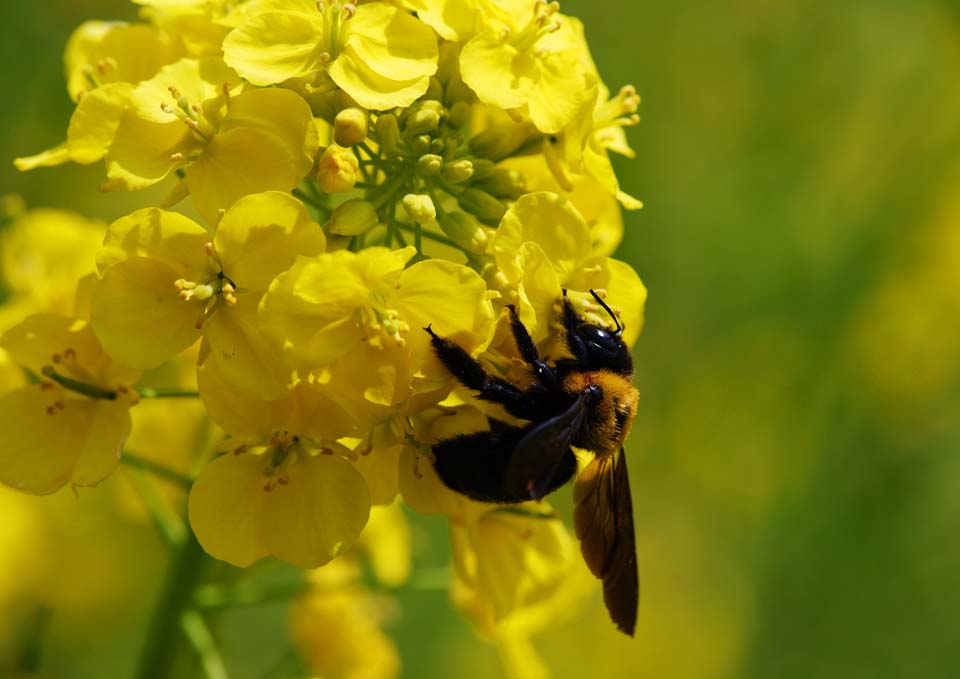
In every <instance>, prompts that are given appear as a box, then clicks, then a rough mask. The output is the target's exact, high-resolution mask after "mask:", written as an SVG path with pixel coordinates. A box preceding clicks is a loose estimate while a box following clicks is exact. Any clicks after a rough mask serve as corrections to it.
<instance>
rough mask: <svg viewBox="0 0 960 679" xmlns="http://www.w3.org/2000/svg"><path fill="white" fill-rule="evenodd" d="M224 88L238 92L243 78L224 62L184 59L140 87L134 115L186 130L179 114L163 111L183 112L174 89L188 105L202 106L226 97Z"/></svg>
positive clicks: (135, 96)
mask: <svg viewBox="0 0 960 679" xmlns="http://www.w3.org/2000/svg"><path fill="white" fill-rule="evenodd" d="M224 85H228V86H230V88H231V91H236V88H237V87H238V86H239V85H240V76H239V75H238V74H237V72H236V71H234V70H233V69H232V68H230V67H229V66H227V65H226V64H225V63H223V60H221V59H219V58H210V59H180V60H179V61H177V62H175V63H172V64H169V65H167V66H164V67H163V68H162V69H160V71H159V72H158V73H157V74H156V76H154V77H153V78H151V79H149V80H145V81H143V82H141V83H140V84H139V85H137V87H136V88H135V89H134V90H133V92H132V94H131V96H130V101H131V105H132V106H133V109H134V114H135V115H136V116H138V117H139V118H141V119H143V120H145V121H150V122H155V123H170V122H177V123H178V124H179V125H180V126H181V127H184V129H185V126H184V125H183V123H182V122H181V121H180V118H179V117H178V116H177V115H176V114H175V113H170V112H168V111H165V110H164V109H162V108H161V107H160V106H161V104H166V105H167V106H168V107H170V108H172V109H174V110H176V109H178V108H179V104H178V101H177V99H175V98H174V97H173V94H172V93H171V91H170V88H171V87H174V88H176V91H177V94H179V95H180V96H181V97H182V98H183V99H184V100H185V102H186V103H187V104H188V105H190V106H202V105H203V104H204V103H205V102H208V101H209V100H211V99H216V98H219V97H222V96H223V87H224ZM181 115H182V114H181Z"/></svg>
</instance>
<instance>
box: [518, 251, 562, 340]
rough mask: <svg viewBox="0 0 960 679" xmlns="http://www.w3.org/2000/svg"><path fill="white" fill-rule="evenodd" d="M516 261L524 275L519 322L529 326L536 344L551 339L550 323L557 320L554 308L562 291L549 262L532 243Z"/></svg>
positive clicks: (519, 289)
mask: <svg viewBox="0 0 960 679" xmlns="http://www.w3.org/2000/svg"><path fill="white" fill-rule="evenodd" d="M517 261H518V263H519V265H520V267H521V270H522V271H523V273H522V274H521V277H520V284H519V285H518V286H517V293H518V294H519V297H520V309H519V311H520V320H522V321H523V324H524V325H526V326H527V329H528V330H529V331H530V334H531V335H532V336H533V340H534V341H535V342H541V341H543V340H545V339H546V338H547V337H549V336H550V334H551V330H550V322H551V321H552V320H553V319H554V317H555V316H556V313H555V312H554V306H555V305H556V304H557V302H558V301H559V300H560V297H561V296H562V294H563V290H562V289H561V287H560V281H559V279H558V278H557V272H556V271H555V270H554V268H553V265H552V264H551V263H550V259H549V258H548V257H547V255H546V254H545V253H544V252H543V249H542V248H541V247H540V246H539V245H537V244H536V243H534V242H532V241H527V242H526V243H524V244H523V245H521V246H520V251H519V253H518V254H517Z"/></svg>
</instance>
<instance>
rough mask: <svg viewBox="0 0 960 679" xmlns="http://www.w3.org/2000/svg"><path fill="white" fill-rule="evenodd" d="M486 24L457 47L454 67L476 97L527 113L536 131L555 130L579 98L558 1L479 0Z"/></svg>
mask: <svg viewBox="0 0 960 679" xmlns="http://www.w3.org/2000/svg"><path fill="white" fill-rule="evenodd" d="M484 8H485V10H486V13H487V17H488V22H489V27H488V28H486V29H485V30H484V31H482V32H480V33H479V34H477V35H476V36H475V37H473V38H472V39H471V40H470V41H469V42H468V43H467V44H466V45H464V46H463V50H462V51H461V52H460V72H461V74H462V77H463V82H465V83H466V84H467V85H468V86H469V87H470V89H472V90H473V91H474V92H476V93H477V97H478V98H479V99H480V101H482V102H484V103H487V104H493V105H494V106H499V107H500V108H502V109H505V110H507V111H512V110H517V111H518V112H521V113H526V114H528V115H529V116H530V120H532V121H533V124H534V125H536V126H537V129H539V130H540V131H541V132H545V133H554V132H559V131H560V130H562V129H563V128H564V126H565V125H567V123H569V122H570V120H571V119H573V117H574V115H575V114H576V112H577V110H578V109H579V108H580V105H581V103H582V101H583V97H584V86H585V82H586V81H585V74H584V69H583V67H582V65H581V64H580V61H579V59H578V54H577V52H576V47H577V45H576V36H575V35H574V34H573V32H572V31H571V30H570V29H569V28H568V27H567V18H566V17H563V16H562V15H559V14H557V10H558V9H559V4H558V3H556V2H552V3H549V4H548V3H546V2H541V1H539V0H537V1H534V0H499V2H494V1H491V2H488V3H485V5H484Z"/></svg>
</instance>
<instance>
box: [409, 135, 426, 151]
mask: <svg viewBox="0 0 960 679" xmlns="http://www.w3.org/2000/svg"><path fill="white" fill-rule="evenodd" d="M430 142H431V139H430V135H428V134H421V135H420V136H418V137H414V138H413V139H412V140H411V142H410V150H411V151H413V152H414V153H415V154H417V155H423V154H424V153H427V152H428V151H429V150H430Z"/></svg>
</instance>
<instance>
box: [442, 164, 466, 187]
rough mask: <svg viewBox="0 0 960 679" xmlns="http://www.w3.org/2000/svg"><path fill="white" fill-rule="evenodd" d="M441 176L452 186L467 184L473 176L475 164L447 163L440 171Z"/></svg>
mask: <svg viewBox="0 0 960 679" xmlns="http://www.w3.org/2000/svg"><path fill="white" fill-rule="evenodd" d="M440 176H441V177H443V178H444V179H445V180H447V181H448V182H450V183H452V184H459V183H460V182H465V181H467V180H468V179H470V177H472V176H473V163H471V162H470V161H469V160H455V161H453V162H452V163H447V164H446V165H444V166H443V170H441V171H440Z"/></svg>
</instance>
